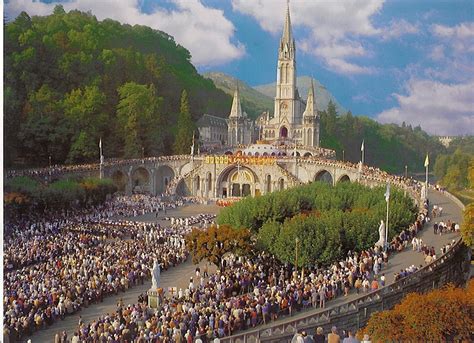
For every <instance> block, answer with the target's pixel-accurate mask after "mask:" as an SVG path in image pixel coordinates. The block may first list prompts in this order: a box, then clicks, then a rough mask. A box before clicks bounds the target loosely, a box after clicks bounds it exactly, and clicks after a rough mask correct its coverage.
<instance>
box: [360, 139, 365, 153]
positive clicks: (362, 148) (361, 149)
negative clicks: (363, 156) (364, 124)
mask: <svg viewBox="0 0 474 343" xmlns="http://www.w3.org/2000/svg"><path fill="white" fill-rule="evenodd" d="M360 151H364V141H362V145H361V146H360Z"/></svg>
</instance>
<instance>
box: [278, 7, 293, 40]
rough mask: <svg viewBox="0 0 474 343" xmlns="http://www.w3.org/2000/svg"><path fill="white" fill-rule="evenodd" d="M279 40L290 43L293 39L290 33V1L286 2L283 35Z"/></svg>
mask: <svg viewBox="0 0 474 343" xmlns="http://www.w3.org/2000/svg"><path fill="white" fill-rule="evenodd" d="M281 40H282V41H283V42H285V43H290V42H291V41H292V40H293V37H292V35H291V19H290V1H287V2H286V17H285V27H284V28H283V36H282V38H281Z"/></svg>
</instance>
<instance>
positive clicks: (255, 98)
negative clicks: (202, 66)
mask: <svg viewBox="0 0 474 343" xmlns="http://www.w3.org/2000/svg"><path fill="white" fill-rule="evenodd" d="M203 76H204V77H207V78H209V79H211V80H212V81H213V82H214V84H215V85H216V87H217V88H219V89H221V90H223V91H224V92H226V93H227V94H230V95H233V94H234V91H235V88H236V87H237V85H238V86H239V91H240V98H241V104H242V108H243V110H244V111H245V112H247V114H248V115H249V117H250V118H252V119H255V118H257V117H258V116H259V115H260V114H262V112H264V111H271V112H273V108H274V103H273V97H269V96H267V95H265V94H262V93H261V92H259V91H257V90H255V89H253V88H252V87H250V86H249V85H247V84H246V83H245V82H243V81H241V80H238V79H236V78H234V77H232V76H230V75H227V74H224V73H220V72H209V73H206V74H204V75H203ZM229 111H230V108H229V110H228V111H227V112H226V113H227V114H228V113H229Z"/></svg>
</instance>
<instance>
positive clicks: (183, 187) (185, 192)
mask: <svg viewBox="0 0 474 343" xmlns="http://www.w3.org/2000/svg"><path fill="white" fill-rule="evenodd" d="M176 194H177V195H179V196H190V195H191V190H190V189H189V187H188V185H187V184H186V182H185V181H184V179H181V180H179V181H178V184H177V185H176Z"/></svg>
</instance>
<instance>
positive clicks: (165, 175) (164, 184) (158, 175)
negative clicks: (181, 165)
mask: <svg viewBox="0 0 474 343" xmlns="http://www.w3.org/2000/svg"><path fill="white" fill-rule="evenodd" d="M174 178H175V173H174V170H173V169H172V168H171V167H169V166H159V167H158V168H157V169H156V172H155V190H156V194H161V193H164V192H165V191H166V189H167V188H168V185H169V183H170V182H171V181H172V180H173V179H174Z"/></svg>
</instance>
